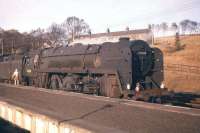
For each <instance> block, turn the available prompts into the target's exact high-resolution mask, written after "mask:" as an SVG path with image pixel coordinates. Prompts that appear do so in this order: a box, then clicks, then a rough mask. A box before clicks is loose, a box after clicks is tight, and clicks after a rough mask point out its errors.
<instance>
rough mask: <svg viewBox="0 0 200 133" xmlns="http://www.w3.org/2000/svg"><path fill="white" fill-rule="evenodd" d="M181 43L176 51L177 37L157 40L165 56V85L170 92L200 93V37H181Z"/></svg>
mask: <svg viewBox="0 0 200 133" xmlns="http://www.w3.org/2000/svg"><path fill="white" fill-rule="evenodd" d="M180 43H181V46H182V49H181V50H178V51H176V50H175V48H176V47H175V37H163V38H156V39H155V46H156V47H158V48H160V49H161V50H162V51H163V55H164V66H165V71H164V74H165V84H166V86H167V88H169V89H170V90H175V91H184V92H198V93H200V83H199V82H200V35H188V36H180ZM167 66H170V67H171V66H172V67H174V68H172V67H171V68H169V67H167Z"/></svg>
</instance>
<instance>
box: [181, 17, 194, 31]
mask: <svg viewBox="0 0 200 133" xmlns="http://www.w3.org/2000/svg"><path fill="white" fill-rule="evenodd" d="M180 27H181V30H182V33H183V34H185V33H186V32H187V33H189V34H191V33H195V32H196V31H197V29H198V23H197V22H195V21H191V20H189V19H186V20H183V21H181V22H180Z"/></svg>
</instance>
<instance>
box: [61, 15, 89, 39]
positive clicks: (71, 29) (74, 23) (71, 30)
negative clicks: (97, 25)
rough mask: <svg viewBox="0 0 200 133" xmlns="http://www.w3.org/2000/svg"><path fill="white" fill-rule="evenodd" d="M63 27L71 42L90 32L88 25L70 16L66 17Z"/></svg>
mask: <svg viewBox="0 0 200 133" xmlns="http://www.w3.org/2000/svg"><path fill="white" fill-rule="evenodd" d="M63 26H64V27H65V28H66V31H67V34H68V37H69V38H71V39H72V41H73V40H74V39H75V38H77V37H80V35H83V34H88V31H89V30H90V28H89V25H88V24H87V23H86V22H85V21H84V20H83V19H80V18H78V17H75V16H72V17H68V18H67V19H66V20H65V21H64V23H63Z"/></svg>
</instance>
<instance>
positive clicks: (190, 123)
mask: <svg viewBox="0 0 200 133" xmlns="http://www.w3.org/2000/svg"><path fill="white" fill-rule="evenodd" d="M0 116H1V117H2V118H4V119H6V120H9V121H11V122H12V123H14V124H16V125H18V126H20V127H22V128H25V129H27V130H29V131H31V132H37V133H39V132H45V133H46V132H49V133H50V132H54V133H56V132H57V133H82V132H86V133H92V132H95V133H107V132H109V133H111V132H113V133H114V132H115V133H129V132H130V133H133V132H134V133H157V132H162V133H169V132H170V133H180V132H181V133H199V131H200V110H198V109H192V108H185V107H174V106H166V105H159V104H151V103H144V102H137V101H131V100H121V99H113V98H106V97H99V96H91V95H85V94H77V93H72V92H62V91H55V90H46V89H42V88H34V87H23V86H18V87H15V86H12V85H5V84H0Z"/></svg>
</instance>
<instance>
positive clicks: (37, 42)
mask: <svg viewBox="0 0 200 133" xmlns="http://www.w3.org/2000/svg"><path fill="white" fill-rule="evenodd" d="M89 33H90V34H91V30H90V27H89V25H88V24H87V23H86V22H85V20H84V19H81V18H78V17H75V16H71V17H68V18H67V19H66V20H64V22H63V23H61V24H57V23H52V24H51V25H50V26H49V27H48V28H46V29H42V28H37V29H33V30H31V31H30V32H28V33H27V32H24V33H20V32H18V31H17V30H15V29H12V30H4V29H2V28H0V45H1V47H0V49H1V51H3V50H4V53H11V52H13V51H14V50H16V49H17V48H19V47H23V48H27V49H31V48H32V49H37V48H40V47H42V46H44V44H46V45H47V46H50V47H55V46H57V45H64V44H68V43H69V42H72V41H73V40H74V39H75V38H78V37H80V36H81V35H84V34H89ZM1 53H2V52H1Z"/></svg>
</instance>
